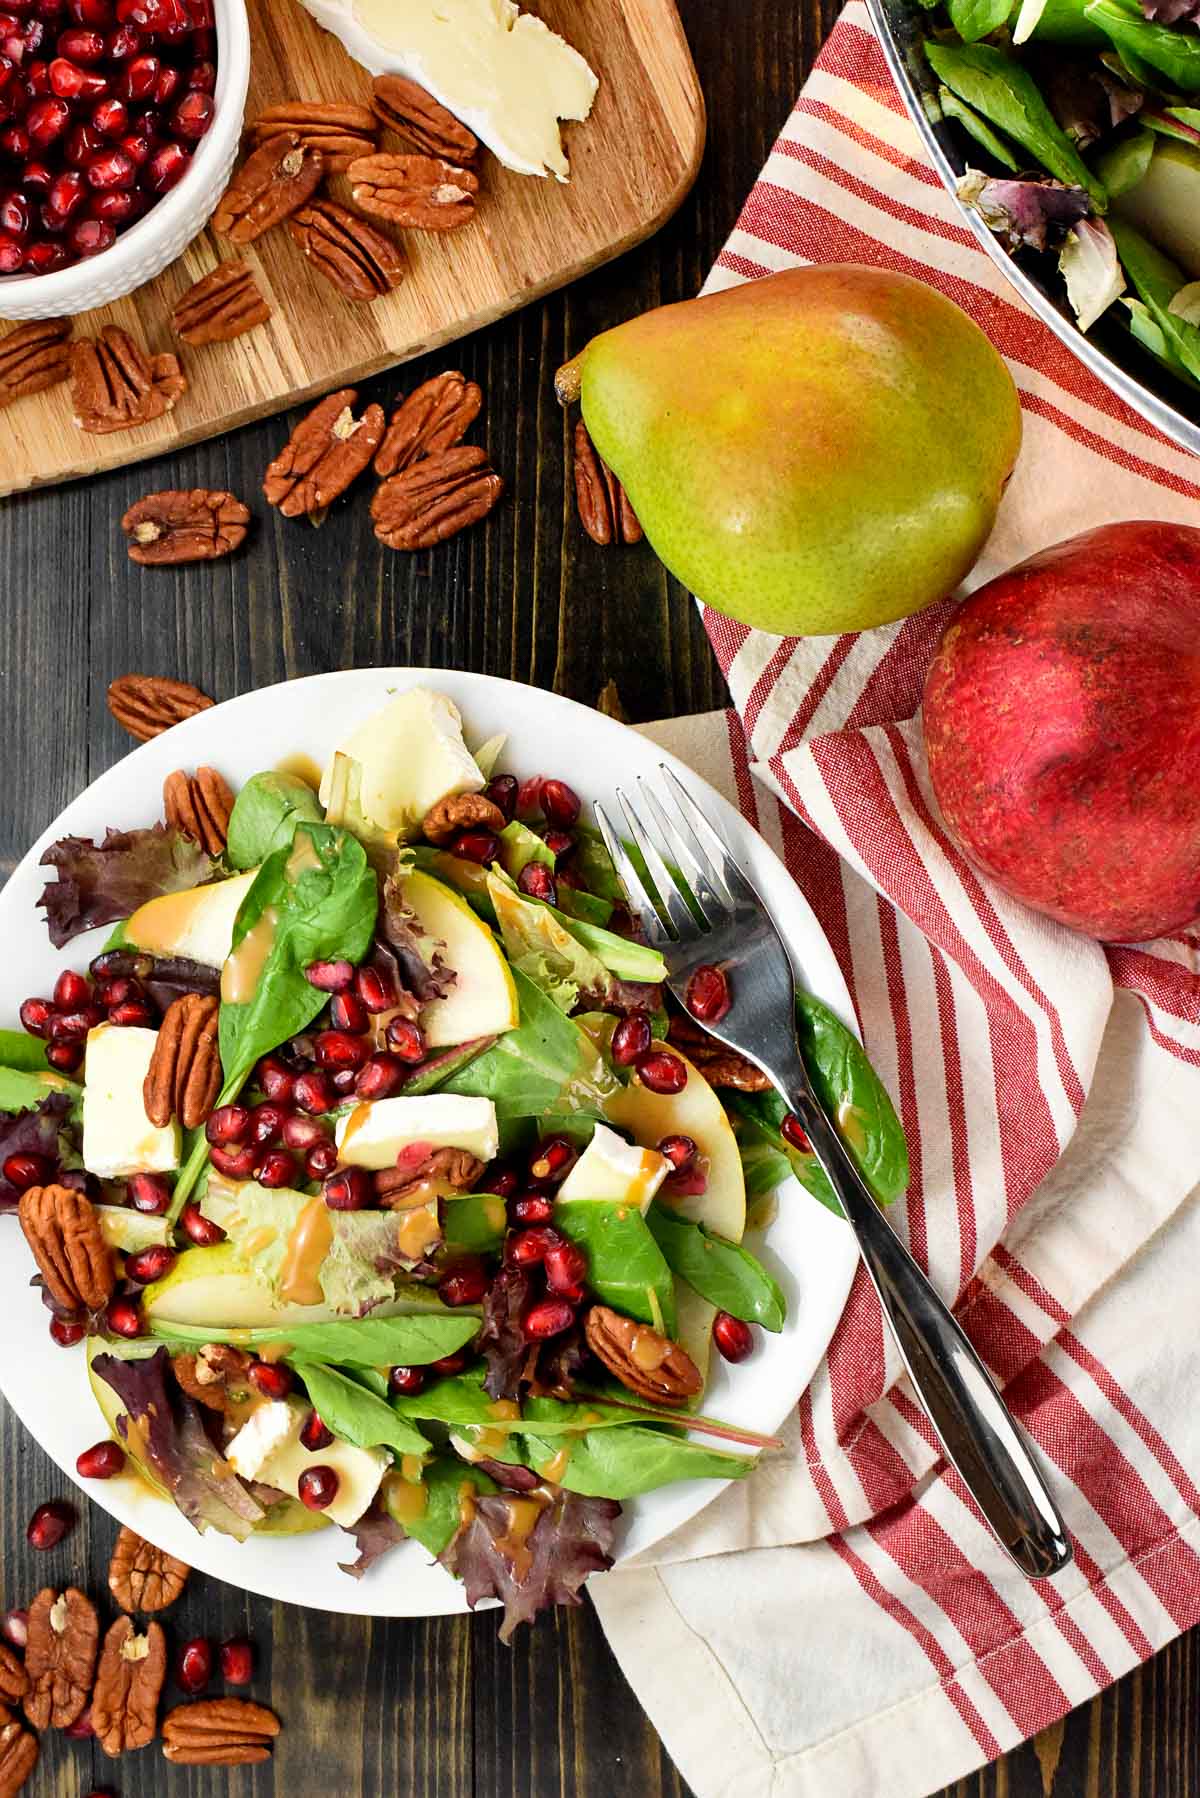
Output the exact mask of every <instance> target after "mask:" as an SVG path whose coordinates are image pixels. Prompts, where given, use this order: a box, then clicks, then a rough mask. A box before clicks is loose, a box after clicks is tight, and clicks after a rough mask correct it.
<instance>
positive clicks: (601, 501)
mask: <svg viewBox="0 0 1200 1798" xmlns="http://www.w3.org/2000/svg"><path fill="white" fill-rule="evenodd" d="M575 502H576V504H577V506H578V507H579V522H580V524H581V525H582V526H583V528H584V530H585V531H586V532H587V534H588V536H589V537H590V538H591V540H592V542H593V543H599V544H602V545H603V546H605V547H607V546H608V545H609V544H610V543H640V542H641V540H642V535H643V532H642V527H641V525H640V524H639V523H638V519H637V513H636V512H635V511H634V509H633V507H632V506H631V505H630V503H629V499H628V496H627V495H626V492H625V489H624V487H622V485H621V483H620V481H618V479H617V477H616V475H615V474H614V473H613V471H612V469H611V468H610V467H609V466H608V463H607V462H606V461H605V460H604V458H603V457H602V456H601V455H600V454H599V453H598V451H597V449H596V446H595V444H594V443H593V442H592V439H591V437H590V435H589V434H588V428H587V426H586V425H585V424H584V422H583V420H582V418H581V419H580V420H579V422H578V423H577V424H576V426H575Z"/></svg>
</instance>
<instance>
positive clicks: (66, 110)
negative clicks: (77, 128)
mask: <svg viewBox="0 0 1200 1798" xmlns="http://www.w3.org/2000/svg"><path fill="white" fill-rule="evenodd" d="M70 121H71V108H70V107H69V106H68V105H67V103H66V101H65V100H61V99H59V97H58V95H57V94H47V95H46V96H45V98H44V99H39V100H35V101H34V102H33V105H32V106H31V107H30V108H29V111H28V112H27V113H26V114H25V129H26V131H27V132H28V133H29V141H30V143H31V144H33V145H34V146H35V148H37V149H39V150H46V149H48V148H49V147H50V145H51V144H52V143H54V142H55V140H56V139H57V138H60V137H61V136H62V134H63V132H64V131H65V130H66V128H67V126H68V125H69V123H70Z"/></svg>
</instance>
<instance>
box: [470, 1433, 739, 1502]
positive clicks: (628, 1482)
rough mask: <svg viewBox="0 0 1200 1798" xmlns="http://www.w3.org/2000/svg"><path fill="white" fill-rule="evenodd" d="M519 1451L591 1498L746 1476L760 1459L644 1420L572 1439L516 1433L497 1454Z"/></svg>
mask: <svg viewBox="0 0 1200 1798" xmlns="http://www.w3.org/2000/svg"><path fill="white" fill-rule="evenodd" d="M564 1450H565V1451H566V1454H567V1460H566V1463H565V1465H564V1464H563V1460H562V1455H563V1451H564ZM518 1456H519V1458H520V1460H521V1461H522V1463H523V1464H524V1465H525V1466H527V1467H532V1468H533V1469H534V1470H535V1471H536V1472H538V1473H540V1474H541V1475H542V1476H543V1478H545V1479H552V1480H553V1482H554V1484H555V1485H558V1486H562V1487H563V1488H564V1489H565V1490H566V1491H568V1492H578V1493H580V1494H581V1495H582V1496H583V1497H585V1498H622V1499H624V1498H637V1497H638V1496H639V1495H640V1494H641V1493H643V1492H654V1491H656V1490H657V1488H658V1487H660V1486H669V1485H671V1484H673V1483H674V1482H675V1481H676V1480H741V1479H745V1477H746V1475H747V1474H748V1473H751V1472H752V1471H753V1469H754V1467H755V1466H756V1465H757V1462H756V1461H755V1459H754V1457H753V1456H750V1455H735V1454H731V1453H730V1452H729V1451H728V1450H726V1449H721V1448H709V1447H707V1446H706V1444H704V1443H702V1442H693V1441H692V1440H691V1439H690V1438H689V1437H687V1436H676V1435H671V1434H669V1433H668V1432H667V1431H665V1430H661V1429H659V1428H658V1426H657V1425H655V1424H641V1423H627V1424H622V1425H621V1426H620V1428H619V1429H613V1430H597V1431H595V1432H594V1433H593V1432H591V1431H589V1432H588V1434H587V1435H584V1436H574V1437H571V1438H569V1439H568V1440H567V1441H566V1442H563V1441H561V1440H556V1439H555V1438H554V1437H547V1436H537V1435H533V1434H529V1435H522V1436H520V1437H517V1438H511V1439H510V1440H509V1442H508V1443H507V1444H506V1445H505V1446H504V1447H503V1448H502V1449H501V1450H499V1451H498V1452H496V1454H495V1459H496V1460H502V1461H513V1460H516V1459H517V1458H518Z"/></svg>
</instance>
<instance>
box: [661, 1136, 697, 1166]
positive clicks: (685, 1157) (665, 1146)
mask: <svg viewBox="0 0 1200 1798" xmlns="http://www.w3.org/2000/svg"><path fill="white" fill-rule="evenodd" d="M658 1152H659V1154H660V1155H661V1156H662V1157H663V1159H664V1160H666V1161H669V1162H670V1163H671V1166H672V1167H673V1168H674V1170H675V1172H676V1173H677V1174H681V1173H682V1172H683V1170H684V1168H686V1167H690V1166H691V1164H692V1162H693V1161H694V1160H695V1159H696V1145H695V1143H694V1142H693V1141H692V1138H691V1137H690V1136H664V1137H663V1139H662V1141H661V1142H660V1143H659V1145H658Z"/></svg>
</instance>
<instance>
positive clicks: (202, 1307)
mask: <svg viewBox="0 0 1200 1798" xmlns="http://www.w3.org/2000/svg"><path fill="white" fill-rule="evenodd" d="M142 1310H143V1313H144V1315H145V1316H146V1317H147V1318H148V1319H149V1321H150V1322H151V1323H152V1324H158V1325H162V1326H164V1327H166V1326H169V1325H171V1324H190V1325H193V1326H198V1327H200V1328H202V1329H203V1328H208V1329H210V1330H221V1331H223V1332H224V1331H231V1330H269V1329H272V1328H273V1327H274V1326H275V1325H276V1324H278V1325H280V1326H282V1327H283V1328H287V1327H289V1326H293V1325H295V1324H327V1323H334V1322H341V1323H344V1322H345V1321H346V1319H345V1315H344V1313H342V1312H340V1311H335V1310H334V1309H333V1308H332V1306H330V1305H289V1304H285V1303H282V1302H281V1301H280V1300H278V1299H276V1298H274V1297H272V1294H271V1291H270V1289H269V1287H268V1286H267V1285H266V1284H265V1283H264V1282H263V1281H261V1280H259V1279H258V1278H257V1277H256V1276H255V1275H254V1274H253V1273H252V1272H251V1271H250V1269H249V1268H248V1267H247V1266H246V1265H245V1263H244V1262H243V1261H241V1260H240V1259H239V1257H238V1253H237V1249H236V1247H235V1245H234V1244H233V1243H232V1242H221V1243H218V1244H217V1245H216V1246H215V1247H214V1248H211V1249H185V1250H184V1251H183V1253H182V1255H180V1257H179V1259H178V1261H177V1262H176V1263H175V1266H174V1267H173V1268H172V1269H171V1271H170V1273H169V1274H167V1275H166V1277H165V1278H164V1279H162V1280H156V1281H155V1282H154V1284H153V1285H151V1286H147V1287H146V1289H145V1292H144V1293H143V1295H142ZM425 1310H428V1311H437V1312H439V1313H440V1312H442V1311H443V1310H444V1306H443V1304H442V1301H441V1300H440V1299H439V1298H438V1296H437V1291H436V1289H435V1288H434V1287H422V1286H417V1285H411V1286H409V1287H407V1288H406V1289H405V1290H403V1291H401V1292H398V1293H397V1294H396V1297H395V1298H394V1299H385V1300H384V1302H383V1303H382V1304H380V1305H376V1306H375V1307H374V1308H373V1310H372V1312H371V1315H372V1317H402V1316H406V1315H411V1314H412V1313H413V1312H418V1311H425Z"/></svg>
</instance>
